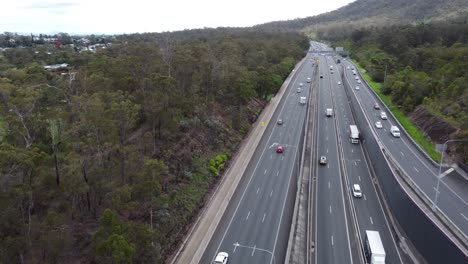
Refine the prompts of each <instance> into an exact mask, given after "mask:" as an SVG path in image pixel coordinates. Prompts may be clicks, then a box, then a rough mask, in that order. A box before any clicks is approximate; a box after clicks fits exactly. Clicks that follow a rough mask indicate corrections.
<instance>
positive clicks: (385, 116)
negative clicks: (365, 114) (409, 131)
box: [380, 112, 387, 120]
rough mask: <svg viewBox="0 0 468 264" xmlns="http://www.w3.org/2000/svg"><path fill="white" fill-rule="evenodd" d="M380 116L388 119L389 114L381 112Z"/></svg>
mask: <svg viewBox="0 0 468 264" xmlns="http://www.w3.org/2000/svg"><path fill="white" fill-rule="evenodd" d="M380 118H382V120H387V114H386V113H385V112H380Z"/></svg>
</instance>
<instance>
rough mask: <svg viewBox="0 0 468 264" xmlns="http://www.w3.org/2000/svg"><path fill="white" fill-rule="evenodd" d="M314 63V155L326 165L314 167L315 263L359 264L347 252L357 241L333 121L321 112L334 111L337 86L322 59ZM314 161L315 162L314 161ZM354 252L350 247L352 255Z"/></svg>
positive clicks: (324, 60) (323, 58) (322, 57)
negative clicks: (316, 96) (316, 79)
mask: <svg viewBox="0 0 468 264" xmlns="http://www.w3.org/2000/svg"><path fill="white" fill-rule="evenodd" d="M318 62H319V64H318V65H319V74H320V76H321V77H320V78H319V99H318V100H319V101H318V105H319V107H318V112H317V116H316V122H317V127H318V133H317V137H318V140H317V143H318V148H317V152H318V153H317V155H316V156H318V157H321V156H324V157H326V159H327V163H326V164H322V165H321V166H317V168H318V171H316V174H317V177H316V185H317V188H316V192H315V193H316V197H315V202H316V203H317V204H316V210H317V212H316V213H315V214H314V215H315V224H316V228H315V230H316V233H315V234H316V238H315V241H316V243H315V244H316V246H315V250H316V254H315V263H359V261H358V260H357V259H356V258H355V256H356V254H352V249H351V244H353V245H355V243H353V242H352V241H357V240H356V239H355V238H354V234H355V232H353V230H354V228H353V224H352V222H351V216H348V213H347V209H346V205H347V204H348V202H345V200H347V199H348V197H347V196H346V195H345V194H346V190H347V189H348V188H347V186H346V185H344V186H343V175H342V167H341V164H340V160H341V159H340V155H339V147H338V140H337V128H336V124H335V120H336V119H335V118H334V115H332V116H329V117H327V116H326V112H325V111H326V109H334V108H335V107H334V103H333V98H332V89H334V88H333V86H335V85H337V84H336V82H334V81H332V79H333V76H332V75H331V74H330V71H329V70H328V67H329V66H328V65H327V60H326V57H324V56H319V58H318ZM315 162H317V163H318V160H317V161H315ZM348 220H349V221H348ZM358 249H359V248H357V249H356V248H355V247H354V248H353V250H354V252H357V251H358ZM353 255H354V258H353Z"/></svg>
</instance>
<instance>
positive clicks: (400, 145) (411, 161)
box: [343, 62, 468, 235]
mask: <svg viewBox="0 0 468 264" xmlns="http://www.w3.org/2000/svg"><path fill="white" fill-rule="evenodd" d="M343 66H344V72H345V75H346V79H348V80H349V81H350V82H351V83H353V85H359V86H360V87H361V89H360V90H359V91H356V92H355V94H356V96H357V99H358V100H359V101H360V103H361V105H362V106H363V110H364V112H365V114H366V116H367V119H368V120H369V122H370V124H369V125H370V126H371V127H373V129H374V131H375V132H376V134H377V135H378V137H379V140H380V141H381V142H382V143H383V145H384V146H385V148H386V149H387V150H388V152H390V153H391V155H392V157H393V159H394V160H395V161H396V162H397V163H398V164H399V165H400V167H401V168H402V170H403V171H404V172H405V173H406V174H407V175H408V176H409V177H411V179H412V180H413V181H414V182H415V183H416V184H417V185H418V186H419V188H420V189H421V190H422V191H423V192H424V193H425V194H426V196H427V197H428V198H429V199H430V200H431V201H434V198H435V190H436V186H437V175H438V169H439V168H438V166H434V164H433V163H432V162H430V161H429V160H428V159H427V158H426V157H425V156H424V155H423V154H422V153H421V151H420V150H419V149H418V148H417V147H416V146H414V144H413V143H411V142H410V141H409V139H408V138H407V137H406V136H405V135H403V134H402V137H400V138H395V137H393V136H392V135H391V133H390V127H391V126H392V125H397V122H396V121H395V120H394V119H393V117H392V116H391V115H389V114H387V116H388V119H387V120H382V119H381V117H380V112H381V111H386V110H385V109H383V110H376V109H374V104H375V102H379V103H380V101H378V100H377V98H376V96H375V94H374V93H373V92H372V91H371V90H370V88H369V87H367V86H366V85H365V84H364V82H362V84H358V83H357V81H356V80H355V75H353V74H352V68H354V67H355V66H354V65H353V64H351V63H349V62H344V63H343ZM348 67H349V69H348ZM358 76H359V75H358ZM359 78H360V79H361V76H359ZM377 121H380V122H381V123H382V124H383V128H382V129H377V128H376V127H375V123H376V122H377ZM400 129H401V128H400ZM446 170H447V168H444V169H443V170H442V173H444V171H446ZM467 190H468V183H467V182H466V180H464V179H463V178H461V176H460V175H458V174H457V173H455V172H452V173H447V175H446V176H445V177H443V178H442V181H441V184H440V186H439V197H438V201H437V207H438V208H439V209H440V210H441V211H442V212H443V213H444V214H445V215H446V216H447V217H448V218H449V219H450V220H451V221H452V222H453V223H454V224H455V225H456V226H457V227H458V228H459V229H460V230H461V231H462V232H463V233H464V234H465V235H467V234H468V191H467ZM388 195H391V194H388Z"/></svg>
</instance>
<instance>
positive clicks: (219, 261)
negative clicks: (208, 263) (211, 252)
mask: <svg viewBox="0 0 468 264" xmlns="http://www.w3.org/2000/svg"><path fill="white" fill-rule="evenodd" d="M228 258H229V255H228V253H226V252H219V253H218V255H216V258H215V261H214V262H213V263H214V264H226V263H227V262H228Z"/></svg>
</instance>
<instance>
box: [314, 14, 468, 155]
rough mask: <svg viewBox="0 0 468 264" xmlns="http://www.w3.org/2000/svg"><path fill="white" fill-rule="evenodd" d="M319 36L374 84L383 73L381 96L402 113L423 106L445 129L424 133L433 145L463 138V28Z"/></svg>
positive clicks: (466, 43)
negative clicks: (348, 57) (354, 62)
mask: <svg viewBox="0 0 468 264" xmlns="http://www.w3.org/2000/svg"><path fill="white" fill-rule="evenodd" d="M320 34H321V33H320V32H319V35H320ZM324 35H327V36H328V38H329V40H331V41H333V42H334V45H336V46H345V47H346V48H347V49H348V50H350V51H351V54H352V55H351V56H352V57H353V58H354V59H356V60H357V61H358V63H359V64H360V65H361V66H362V67H363V68H365V69H366V70H367V72H368V73H369V75H370V76H371V77H372V79H373V80H374V81H377V82H384V78H385V73H386V79H385V82H384V84H383V86H382V88H381V92H382V93H383V94H385V95H388V96H389V97H390V98H391V101H392V103H393V104H394V105H396V106H397V107H398V108H399V109H400V110H402V111H403V112H404V113H405V114H412V113H413V112H414V111H415V110H416V108H417V107H423V108H424V109H425V111H428V112H430V113H431V114H432V115H434V116H436V117H438V118H440V119H442V120H444V122H447V123H448V124H450V126H451V127H450V128H448V129H445V132H444V131H442V132H439V133H442V134H437V133H434V134H431V133H430V130H433V128H426V129H427V130H428V131H426V132H427V133H428V134H429V136H430V137H431V139H432V141H434V142H437V143H440V144H442V143H444V141H445V140H447V139H448V138H452V139H455V138H468V86H467V82H468V24H466V23H465V24H450V23H442V22H440V23H431V24H419V25H405V26H391V27H386V28H380V29H376V28H374V29H361V30H355V31H351V32H349V37H347V36H343V35H339V34H330V32H324ZM419 111H421V109H419ZM426 121H427V120H426ZM423 122H424V121H423ZM439 125H443V124H439ZM420 126H422V125H421V124H420ZM444 133H445V134H444ZM448 134H450V135H448ZM461 146H463V145H461V144H460V146H459V148H460V149H459V150H458V153H459V155H460V156H461V158H463V160H464V161H465V162H468V147H467V146H466V144H465V145H464V146H465V147H461Z"/></svg>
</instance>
